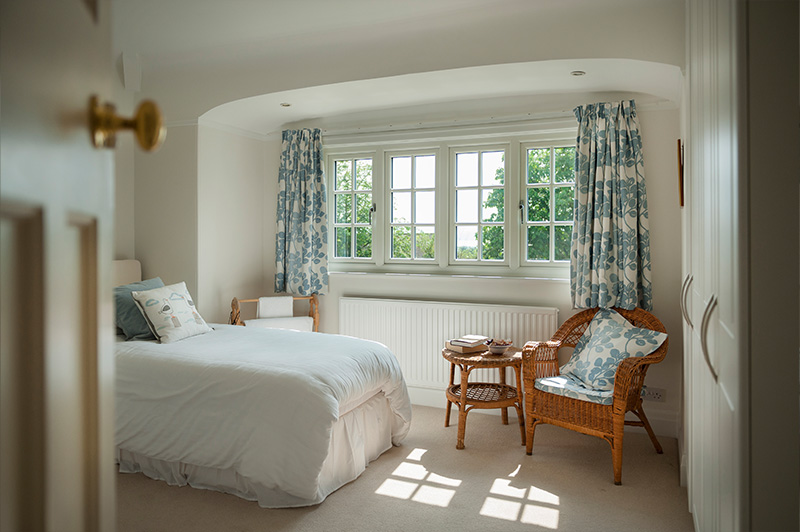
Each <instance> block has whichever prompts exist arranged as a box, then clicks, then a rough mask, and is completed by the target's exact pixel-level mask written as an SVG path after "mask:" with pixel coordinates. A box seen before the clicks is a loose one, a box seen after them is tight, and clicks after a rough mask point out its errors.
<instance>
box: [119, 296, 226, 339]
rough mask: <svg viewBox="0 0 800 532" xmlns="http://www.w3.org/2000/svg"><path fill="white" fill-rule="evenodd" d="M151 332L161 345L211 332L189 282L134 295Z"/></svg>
mask: <svg viewBox="0 0 800 532" xmlns="http://www.w3.org/2000/svg"><path fill="white" fill-rule="evenodd" d="M131 295H132V296H133V300H134V301H135V302H136V305H137V306H138V307H139V310H140V311H141V312H142V315H143V316H144V317H145V319H146V320H147V325H149V326H150V330H151V331H153V334H154V335H155V336H156V338H157V339H158V340H159V341H160V342H161V343H162V344H168V343H170V342H176V341H178V340H182V339H184V338H189V337H190V336H196V335H198V334H203V333H207V332H209V331H210V330H211V327H209V326H208V325H207V324H206V322H205V321H204V320H203V318H202V317H201V316H200V314H199V313H198V312H197V309H196V308H195V306H194V302H193V301H192V296H191V295H190V294H189V291H188V290H187V289H186V283H177V284H171V285H169V286H164V287H161V288H154V289H153V290H145V291H142V292H137V291H133V292H131Z"/></svg>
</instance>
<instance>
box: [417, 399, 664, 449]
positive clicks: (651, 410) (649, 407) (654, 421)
mask: <svg viewBox="0 0 800 532" xmlns="http://www.w3.org/2000/svg"><path fill="white" fill-rule="evenodd" d="M408 395H409V396H410V397H411V404H414V405H421V406H432V407H437V408H444V407H445V406H447V399H445V395H444V389H442V390H434V389H431V388H422V387H416V386H409V387H408ZM644 407H645V413H646V414H647V419H648V420H650V425H651V426H652V427H653V432H655V433H656V435H657V436H665V437H667V438H677V437H678V414H677V413H676V412H672V411H670V410H666V409H659V408H658V407H657V406H655V405H654V404H653V403H647V402H645V404H644ZM512 410H513V409H512ZM479 412H480V413H485V414H493V415H500V409H498V408H492V409H486V410H483V409H482V410H480V411H479ZM450 415H451V416H454V417H453V418H452V421H453V422H454V421H456V420H457V417H456V416H458V413H457V412H453V413H451V414H450ZM514 415H516V414H514V413H511V414H510V416H512V417H513V416H514ZM629 415H630V414H629ZM625 430H626V431H632V432H642V433H643V432H644V429H643V428H642V427H625Z"/></svg>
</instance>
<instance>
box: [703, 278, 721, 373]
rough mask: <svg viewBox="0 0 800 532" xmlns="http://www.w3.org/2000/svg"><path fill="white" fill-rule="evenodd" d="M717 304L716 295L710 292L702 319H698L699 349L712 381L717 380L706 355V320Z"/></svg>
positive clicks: (709, 317)
mask: <svg viewBox="0 0 800 532" xmlns="http://www.w3.org/2000/svg"><path fill="white" fill-rule="evenodd" d="M716 306H717V296H715V295H714V294H711V298H710V299H709V300H708V303H706V308H705V310H704V311H703V319H702V320H700V349H702V351H703V357H704V358H705V359H706V365H707V366H708V370H709V371H710V372H711V376H712V377H714V382H717V381H718V380H719V377H718V376H717V372H716V371H714V366H712V365H711V359H710V358H709V356H708V338H707V336H708V322H710V321H711V313H712V312H714V307H716Z"/></svg>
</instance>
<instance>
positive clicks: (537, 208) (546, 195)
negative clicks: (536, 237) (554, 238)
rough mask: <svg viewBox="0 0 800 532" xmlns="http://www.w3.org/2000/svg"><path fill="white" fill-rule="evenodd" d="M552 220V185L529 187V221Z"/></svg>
mask: <svg viewBox="0 0 800 532" xmlns="http://www.w3.org/2000/svg"><path fill="white" fill-rule="evenodd" d="M548 220H550V187H533V188H529V189H528V221H529V222H546V221H548Z"/></svg>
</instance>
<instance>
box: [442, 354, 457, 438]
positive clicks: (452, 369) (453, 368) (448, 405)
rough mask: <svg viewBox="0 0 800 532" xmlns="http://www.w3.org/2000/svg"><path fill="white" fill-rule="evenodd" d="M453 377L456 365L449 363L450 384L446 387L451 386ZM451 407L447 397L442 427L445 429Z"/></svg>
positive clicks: (448, 421)
mask: <svg viewBox="0 0 800 532" xmlns="http://www.w3.org/2000/svg"><path fill="white" fill-rule="evenodd" d="M455 375H456V365H455V364H453V363H452V362H451V363H450V384H449V385H448V386H452V385H453V379H454V378H455ZM452 406H453V402H452V401H451V400H450V398H449V397H448V398H447V413H446V414H445V417H444V426H445V428H447V427H449V426H450V408H451V407H452Z"/></svg>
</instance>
